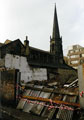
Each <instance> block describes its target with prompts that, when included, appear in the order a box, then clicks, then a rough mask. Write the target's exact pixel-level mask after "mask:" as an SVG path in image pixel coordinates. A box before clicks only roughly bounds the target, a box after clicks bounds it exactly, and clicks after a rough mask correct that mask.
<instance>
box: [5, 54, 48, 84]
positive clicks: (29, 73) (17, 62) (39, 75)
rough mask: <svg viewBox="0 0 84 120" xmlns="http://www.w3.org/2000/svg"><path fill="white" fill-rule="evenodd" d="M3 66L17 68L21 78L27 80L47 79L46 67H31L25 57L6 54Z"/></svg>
mask: <svg viewBox="0 0 84 120" xmlns="http://www.w3.org/2000/svg"><path fill="white" fill-rule="evenodd" d="M5 67H6V68H11V69H13V68H14V69H19V71H20V72H21V80H24V82H25V83H26V82H29V81H31V80H39V81H41V80H47V69H45V68H31V67H30V66H29V65H28V62H27V59H26V57H23V56H17V55H11V54H6V56H5Z"/></svg>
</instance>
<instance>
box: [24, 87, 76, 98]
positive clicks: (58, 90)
mask: <svg viewBox="0 0 84 120" xmlns="http://www.w3.org/2000/svg"><path fill="white" fill-rule="evenodd" d="M25 88H26V89H32V90H38V91H42V92H49V93H56V94H63V95H71V96H78V90H75V92H73V91H72V89H71V88H67V89H65V88H56V89H54V90H52V89H41V88H35V87H30V86H25ZM74 89H76V88H74Z"/></svg>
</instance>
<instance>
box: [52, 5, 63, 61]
mask: <svg viewBox="0 0 84 120" xmlns="http://www.w3.org/2000/svg"><path fill="white" fill-rule="evenodd" d="M50 53H52V54H54V56H55V60H58V61H59V62H60V63H63V50H62V38H61V37H60V32H59V25H58V19H57V11H56V4H55V10H54V21H53V32H52V36H51V37H50Z"/></svg>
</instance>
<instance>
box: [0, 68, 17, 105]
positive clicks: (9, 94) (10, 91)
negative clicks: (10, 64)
mask: <svg viewBox="0 0 84 120" xmlns="http://www.w3.org/2000/svg"><path fill="white" fill-rule="evenodd" d="M17 72H18V71H17V70H4V71H0V81H1V87H0V91H1V100H2V101H3V102H9V104H10V102H11V103H13V102H15V101H16V83H17Z"/></svg>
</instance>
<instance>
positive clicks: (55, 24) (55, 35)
mask: <svg viewBox="0 0 84 120" xmlns="http://www.w3.org/2000/svg"><path fill="white" fill-rule="evenodd" d="M58 37H60V33H59V25H58V18H57V11H56V3H55V9H54V21H53V33H52V38H58Z"/></svg>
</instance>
